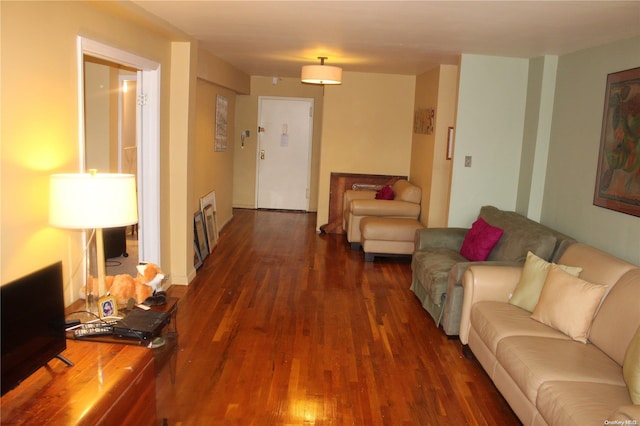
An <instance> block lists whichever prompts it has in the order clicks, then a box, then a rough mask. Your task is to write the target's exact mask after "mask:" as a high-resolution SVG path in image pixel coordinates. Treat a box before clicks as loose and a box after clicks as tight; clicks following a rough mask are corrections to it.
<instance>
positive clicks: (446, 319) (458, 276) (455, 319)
mask: <svg viewBox="0 0 640 426" xmlns="http://www.w3.org/2000/svg"><path fill="white" fill-rule="evenodd" d="M472 265H473V266H480V265H482V266H522V262H510V261H505V262H503V261H499V260H487V261H484V262H458V263H456V264H455V265H453V267H451V269H450V270H449V277H448V281H447V296H446V298H445V305H444V312H443V315H442V329H443V330H444V332H445V334H447V335H448V336H456V335H458V332H459V331H460V313H461V312H462V301H463V298H464V291H463V288H462V276H463V275H464V272H465V271H466V270H467V268H469V267H470V266H472Z"/></svg>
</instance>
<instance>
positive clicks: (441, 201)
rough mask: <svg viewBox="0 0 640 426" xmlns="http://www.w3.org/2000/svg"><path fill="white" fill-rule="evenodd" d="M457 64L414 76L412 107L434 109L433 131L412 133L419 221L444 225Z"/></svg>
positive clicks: (449, 180)
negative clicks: (419, 192)
mask: <svg viewBox="0 0 640 426" xmlns="http://www.w3.org/2000/svg"><path fill="white" fill-rule="evenodd" d="M457 84H458V67H457V66H455V65H441V66H439V67H437V68H434V69H432V70H430V71H427V72H426V73H424V74H422V75H419V76H418V77H416V96H415V108H416V109H417V108H434V109H435V123H434V129H433V133H432V134H430V135H429V134H416V133H414V134H413V144H412V149H411V172H410V173H409V177H410V180H411V181H412V182H413V183H415V184H416V185H418V186H420V187H421V188H422V211H421V214H420V221H421V222H422V223H423V224H424V225H425V226H428V227H443V226H447V216H448V212H449V194H450V187H451V164H452V160H448V159H447V142H448V129H449V127H453V126H454V123H455V110H456V102H457Z"/></svg>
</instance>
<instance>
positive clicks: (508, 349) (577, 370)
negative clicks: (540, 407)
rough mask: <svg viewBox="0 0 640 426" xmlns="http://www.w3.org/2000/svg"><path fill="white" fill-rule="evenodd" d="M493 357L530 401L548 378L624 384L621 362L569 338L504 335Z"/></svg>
mask: <svg viewBox="0 0 640 426" xmlns="http://www.w3.org/2000/svg"><path fill="white" fill-rule="evenodd" d="M496 358H497V359H498V362H500V364H501V365H502V367H503V368H504V369H505V371H506V372H507V373H509V375H510V376H511V377H512V378H513V380H514V382H516V384H517V385H518V387H519V388H520V390H521V391H522V392H523V393H524V394H525V396H526V397H527V399H528V400H529V401H530V402H531V403H532V404H535V403H536V398H537V394H538V390H539V389H540V386H541V385H542V384H543V383H546V382H550V381H569V382H570V381H574V382H592V383H604V384H610V385H616V386H625V383H624V379H623V377H622V367H621V366H620V365H618V364H617V363H616V362H615V361H614V360H612V359H611V358H609V357H608V356H607V355H606V354H605V353H604V352H602V351H601V350H600V349H598V348H597V347H596V346H594V345H592V344H582V343H580V342H576V341H574V340H570V339H556V338H548V337H531V336H513V337H506V338H504V339H502V340H501V341H500V343H498V350H497V351H496Z"/></svg>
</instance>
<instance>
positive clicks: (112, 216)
mask: <svg viewBox="0 0 640 426" xmlns="http://www.w3.org/2000/svg"><path fill="white" fill-rule="evenodd" d="M50 184H51V185H50V200H49V223H50V224H51V225H52V226H55V227H58V228H67V229H95V232H96V249H97V266H98V294H97V295H94V296H96V298H99V297H102V296H104V295H106V285H105V276H106V274H105V258H104V241H103V237H102V229H103V228H115V227H120V226H128V225H133V224H135V223H137V222H138V203H137V196H136V179H135V176H134V175H129V174H118V173H96V171H95V170H90V172H89V173H76V174H56V175H52V176H51V180H50ZM92 287H93V286H92ZM89 294H90V292H89V283H87V287H86V291H85V300H86V306H87V310H89Z"/></svg>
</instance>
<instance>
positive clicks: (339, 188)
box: [320, 172, 407, 234]
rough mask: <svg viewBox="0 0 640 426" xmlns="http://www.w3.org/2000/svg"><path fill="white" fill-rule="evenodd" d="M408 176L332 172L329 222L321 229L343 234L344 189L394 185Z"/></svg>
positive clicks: (330, 232)
mask: <svg viewBox="0 0 640 426" xmlns="http://www.w3.org/2000/svg"><path fill="white" fill-rule="evenodd" d="M406 178H407V177H406V176H391V175H368V174H362V173H336V172H332V173H331V181H330V182H329V223H327V224H326V225H322V226H321V227H320V231H322V232H326V233H327V234H342V233H343V232H344V230H343V229H342V216H343V212H344V206H343V205H342V197H343V195H344V191H346V190H347V189H351V187H352V186H353V185H354V184H356V185H357V184H360V185H392V184H393V183H394V182H395V181H397V180H398V179H406Z"/></svg>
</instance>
